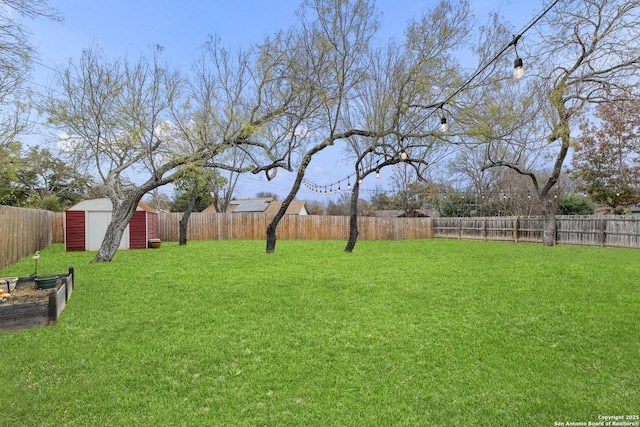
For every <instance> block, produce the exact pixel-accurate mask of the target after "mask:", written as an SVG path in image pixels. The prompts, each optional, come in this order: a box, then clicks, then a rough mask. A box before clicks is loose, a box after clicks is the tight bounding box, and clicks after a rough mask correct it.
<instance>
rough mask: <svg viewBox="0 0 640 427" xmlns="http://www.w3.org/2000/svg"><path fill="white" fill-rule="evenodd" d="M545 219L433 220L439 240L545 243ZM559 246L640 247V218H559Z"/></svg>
mask: <svg viewBox="0 0 640 427" xmlns="http://www.w3.org/2000/svg"><path fill="white" fill-rule="evenodd" d="M542 226H543V218H542V217H488V218H487V217H476V218H433V235H434V237H436V238H455V239H474V240H485V241H486V240H498V241H512V242H533V243H542ZM556 243H558V244H566V245H586V246H612V247H627V248H640V218H637V217H627V216H591V215H590V216H577V215H566V216H557V217H556Z"/></svg>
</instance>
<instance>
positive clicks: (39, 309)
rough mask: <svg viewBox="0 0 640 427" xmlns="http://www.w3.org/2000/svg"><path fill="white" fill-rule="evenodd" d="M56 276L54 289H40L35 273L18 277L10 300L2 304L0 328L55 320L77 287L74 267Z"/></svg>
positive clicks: (35, 324)
mask: <svg viewBox="0 0 640 427" xmlns="http://www.w3.org/2000/svg"><path fill="white" fill-rule="evenodd" d="M57 276H58V280H57V282H56V285H55V286H54V287H52V288H51V289H38V287H37V285H36V283H35V280H34V278H33V277H21V278H19V279H18V283H17V284H16V287H15V289H14V290H13V291H12V292H11V296H10V297H8V298H7V302H5V303H2V304H0V332H6V331H13V330H15V329H26V328H32V327H34V326H42V325H53V324H56V323H57V322H58V318H59V317H60V313H62V310H63V309H64V307H65V306H66V304H67V301H68V300H69V298H71V293H72V292H73V289H74V287H75V285H74V271H73V267H69V272H68V273H65V274H58V275H57Z"/></svg>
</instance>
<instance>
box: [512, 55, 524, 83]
mask: <svg viewBox="0 0 640 427" xmlns="http://www.w3.org/2000/svg"><path fill="white" fill-rule="evenodd" d="M513 77H514V78H516V79H518V80H520V79H521V78H522V77H524V66H523V65H522V58H516V60H515V61H513Z"/></svg>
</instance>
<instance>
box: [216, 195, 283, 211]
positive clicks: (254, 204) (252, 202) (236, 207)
mask: <svg viewBox="0 0 640 427" xmlns="http://www.w3.org/2000/svg"><path fill="white" fill-rule="evenodd" d="M272 201H273V199H272V198H264V199H237V200H233V201H232V202H231V203H229V208H231V207H233V210H231V212H235V213H240V212H264V211H265V210H266V209H267V208H268V207H269V204H270V203H271V202H272ZM229 211H230V209H227V212H229Z"/></svg>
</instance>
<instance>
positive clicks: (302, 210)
mask: <svg viewBox="0 0 640 427" xmlns="http://www.w3.org/2000/svg"><path fill="white" fill-rule="evenodd" d="M281 206H282V202H281V201H278V200H273V198H271V197H265V198H255V199H235V200H232V201H231V203H229V207H228V208H227V210H226V212H225V213H264V214H267V215H275V214H276V213H277V212H278V210H280V207H281ZM202 212H207V213H211V212H216V208H215V207H214V206H213V205H211V206H209V207H208V208H206V209H205V210H203V211H202ZM285 215H309V211H308V210H307V202H306V201H305V200H294V201H292V202H291V204H289V207H288V208H287V211H286V212H285Z"/></svg>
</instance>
